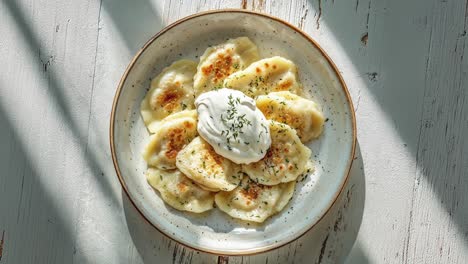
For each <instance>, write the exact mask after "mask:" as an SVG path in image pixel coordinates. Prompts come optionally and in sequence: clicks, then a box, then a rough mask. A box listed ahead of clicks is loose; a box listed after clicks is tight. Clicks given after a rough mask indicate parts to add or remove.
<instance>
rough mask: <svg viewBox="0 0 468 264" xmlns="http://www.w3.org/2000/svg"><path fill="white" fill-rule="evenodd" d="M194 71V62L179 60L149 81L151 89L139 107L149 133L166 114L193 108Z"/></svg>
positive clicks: (195, 64) (195, 69)
mask: <svg viewBox="0 0 468 264" xmlns="http://www.w3.org/2000/svg"><path fill="white" fill-rule="evenodd" d="M196 71H197V63H196V62H194V61H190V60H179V61H176V62H174V63H173V64H171V66H169V67H167V68H165V69H164V70H163V71H162V72H161V73H160V74H159V75H158V76H156V78H154V79H153V80H152V81H151V89H150V90H149V91H148V93H147V94H146V96H145V98H144V99H143V101H142V102H141V107H140V110H141V116H142V117H143V121H144V123H145V125H146V126H147V127H148V130H149V131H150V132H151V133H153V132H154V131H155V130H156V129H157V127H158V123H159V121H161V120H162V119H163V118H165V117H166V116H168V115H170V114H172V113H175V112H179V111H182V110H185V109H187V110H189V109H194V104H193V102H194V100H195V98H194V95H193V76H194V75H195V72H196Z"/></svg>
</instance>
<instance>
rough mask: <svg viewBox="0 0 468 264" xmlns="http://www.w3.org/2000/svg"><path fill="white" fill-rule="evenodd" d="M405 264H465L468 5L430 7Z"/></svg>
mask: <svg viewBox="0 0 468 264" xmlns="http://www.w3.org/2000/svg"><path fill="white" fill-rule="evenodd" d="M429 10H430V11H429V14H428V17H427V21H426V28H427V33H428V36H429V37H428V41H427V43H426V46H425V52H426V56H425V59H426V61H425V65H424V66H425V67H424V70H425V75H424V93H423V97H422V101H423V110H422V115H421V119H420V123H419V124H420V126H421V131H420V133H419V137H418V141H417V142H418V144H417V149H416V162H417V170H416V181H415V184H414V188H413V192H414V200H413V203H412V221H411V225H410V226H409V228H408V231H409V232H410V237H409V240H408V241H407V244H406V253H405V257H406V259H405V261H406V263H414V262H418V263H465V262H466V259H467V258H468V252H467V250H466V249H467V247H466V241H467V239H468V222H467V219H468V194H467V193H466V190H467V189H468V178H467V176H468V159H467V157H468V156H467V154H468V141H467V140H466V139H465V137H466V135H467V134H468V75H467V72H468V49H467V45H468V41H467V36H466V31H467V29H468V1H449V2H439V1H433V2H431V3H430V5H429Z"/></svg>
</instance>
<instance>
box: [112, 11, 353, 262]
mask: <svg viewBox="0 0 468 264" xmlns="http://www.w3.org/2000/svg"><path fill="white" fill-rule="evenodd" d="M216 13H244V14H249V15H256V16H261V17H264V18H269V19H272V20H275V21H278V22H280V23H282V24H284V25H286V26H288V27H290V28H291V29H292V30H295V31H296V32H298V33H300V34H301V35H302V36H303V37H304V38H306V39H307V40H308V41H309V42H310V43H311V44H312V45H314V46H315V47H316V48H317V49H318V50H319V51H320V53H321V54H322V55H323V56H324V57H325V58H326V59H327V62H328V63H329V64H330V66H331V67H332V69H333V71H334V72H335V74H336V76H338V79H339V81H340V83H341V86H342V87H343V91H344V92H345V94H346V99H347V101H348V104H349V106H350V109H349V111H350V113H351V119H352V120H351V121H352V125H353V143H352V148H351V152H350V159H349V161H348V169H347V172H346V178H345V179H344V180H343V182H342V183H341V185H340V189H339V191H338V192H336V193H335V197H334V198H333V202H331V203H330V204H329V205H328V208H327V209H326V210H325V212H324V213H323V214H322V215H321V216H320V218H319V219H318V220H317V221H316V222H315V223H314V224H313V225H312V226H310V227H309V228H307V230H306V231H304V232H303V233H302V234H300V235H298V236H297V237H295V238H293V239H290V240H288V241H285V242H281V243H279V244H278V245H275V246H274V247H271V248H270V247H268V246H266V247H260V248H256V249H254V250H250V251H249V252H248V253H243V252H221V251H216V250H209V249H201V248H195V247H193V246H190V245H187V244H186V243H185V242H184V241H181V240H179V239H176V238H173V237H172V236H171V235H170V234H169V233H165V232H163V231H161V230H160V229H159V228H157V227H156V225H154V224H153V223H151V221H150V220H149V219H148V218H147V217H146V216H145V215H144V214H143V212H142V211H140V209H139V208H138V207H137V206H136V204H135V202H134V201H133V200H132V198H131V196H130V194H129V191H128V189H127V186H126V185H125V182H124V180H123V178H122V175H121V172H120V168H119V165H118V164H117V156H116V152H115V146H114V123H115V110H116V108H117V102H118V100H119V97H120V93H121V91H122V87H123V85H124V83H125V81H126V80H127V76H128V73H129V72H130V70H131V69H132V68H133V66H134V65H135V62H136V61H137V60H138V59H139V58H140V56H141V54H142V53H143V52H144V51H145V50H146V48H148V46H149V45H151V44H152V43H153V42H154V41H155V40H156V39H157V38H158V37H160V36H161V35H163V34H164V33H166V32H167V31H168V30H170V29H172V28H173V27H175V26H177V25H179V24H181V23H183V22H185V21H187V20H190V19H193V18H196V17H201V16H205V15H211V14H216ZM109 133H110V135H109V136H110V148H111V154H112V161H113V163H114V168H115V171H116V173H117V177H118V179H119V182H120V184H121V185H122V187H123V190H124V191H125V194H126V195H127V197H128V199H129V200H130V201H131V203H132V204H133V206H134V207H135V208H136V210H137V211H138V213H140V215H141V216H142V217H143V219H145V221H146V222H148V223H149V224H150V225H152V226H153V227H154V228H156V230H158V231H159V232H160V233H162V234H163V235H165V236H166V237H168V238H169V239H172V240H174V241H175V242H177V243H180V244H181V245H183V246H185V247H188V248H190V249H193V250H195V251H200V252H204V253H208V254H213V255H218V256H249V255H255V254H259V253H265V252H268V251H272V250H275V249H277V248H280V247H282V246H284V245H287V244H289V243H291V242H293V241H296V240H297V239H299V238H301V237H302V236H304V235H305V234H306V233H308V232H309V231H310V230H311V229H312V228H314V227H315V226H316V225H317V224H318V223H319V222H320V221H321V220H322V219H323V218H324V217H325V215H327V214H328V212H329V211H330V209H331V208H332V207H333V205H334V204H335V203H336V201H337V199H338V196H339V195H340V194H341V193H342V192H343V189H344V187H345V186H346V183H347V182H348V179H349V174H350V171H351V166H352V164H353V160H354V155H355V150H356V117H355V112H354V106H353V102H352V100H351V96H350V95H349V91H348V87H347V86H346V84H345V82H344V79H343V77H342V76H341V74H340V72H339V71H338V68H337V67H336V65H335V63H334V62H333V61H332V59H331V58H330V57H329V56H328V55H327V54H326V53H325V51H324V50H323V49H322V47H320V45H319V44H318V43H317V42H315V40H313V39H312V38H311V37H309V36H308V35H307V34H306V33H305V32H304V31H302V30H301V29H299V28H297V27H296V26H294V25H292V24H291V23H289V22H286V21H284V20H282V19H279V18H277V17H274V16H271V15H268V14H264V13H260V12H256V11H250V10H244V9H218V10H211V11H205V12H200V13H196V14H193V15H190V16H187V17H184V18H181V19H179V20H177V21H175V22H173V23H172V24H170V25H168V26H166V27H165V28H163V29H162V30H161V31H159V32H158V33H157V34H156V35H154V36H153V37H152V38H151V39H150V40H148V41H147V42H146V43H145V44H144V45H143V47H142V48H141V49H140V50H139V51H138V52H137V54H136V55H135V56H134V57H133V59H132V60H131V62H130V64H129V65H128V66H127V69H126V70H125V72H124V74H123V75H122V78H121V79H120V82H119V85H118V86H117V91H116V93H115V96H114V102H113V103H112V111H111V118H110V129H109Z"/></svg>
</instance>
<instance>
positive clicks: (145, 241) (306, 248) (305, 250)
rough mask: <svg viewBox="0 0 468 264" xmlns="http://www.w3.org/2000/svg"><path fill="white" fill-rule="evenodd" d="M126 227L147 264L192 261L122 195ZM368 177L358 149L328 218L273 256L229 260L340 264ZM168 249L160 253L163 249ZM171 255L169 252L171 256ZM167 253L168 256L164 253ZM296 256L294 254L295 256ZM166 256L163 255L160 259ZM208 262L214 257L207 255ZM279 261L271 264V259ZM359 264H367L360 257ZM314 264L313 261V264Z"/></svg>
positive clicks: (358, 219)
mask: <svg viewBox="0 0 468 264" xmlns="http://www.w3.org/2000/svg"><path fill="white" fill-rule="evenodd" d="M122 199H123V205H124V212H125V217H126V220H127V227H128V230H129V233H130V235H131V238H132V240H133V243H134V245H135V247H136V248H137V251H138V253H139V254H140V256H141V258H142V259H143V261H144V263H156V261H160V262H161V261H162V262H164V261H171V260H175V258H176V257H178V258H180V259H179V262H183V261H182V260H183V259H184V258H192V256H193V254H194V252H195V251H193V250H191V249H188V248H185V247H183V246H181V245H178V244H177V243H176V242H173V241H171V240H169V239H168V238H166V237H165V236H164V235H162V234H161V233H160V232H159V231H157V230H156V229H155V228H154V227H152V225H151V224H149V223H148V222H147V221H146V220H145V219H144V218H143V217H142V216H141V215H140V214H139V213H138V211H137V210H136V209H135V208H134V206H133V204H132V203H131V202H130V201H129V199H128V197H127V195H126V193H125V192H124V191H122ZM364 201H365V177H364V169H363V161H362V157H361V153H360V148H359V145H358V146H357V149H356V155H355V160H354V163H353V166H352V169H351V172H350V175H349V180H348V182H347V183H346V185H345V187H344V189H343V192H342V193H341V194H340V195H339V196H338V198H337V200H336V203H335V204H334V205H333V206H332V207H331V209H330V211H329V212H328V213H327V214H326V215H325V217H324V218H323V219H322V220H321V221H320V222H319V223H318V224H317V225H316V226H315V227H314V228H312V229H311V230H310V231H309V232H307V233H306V234H305V235H304V236H303V237H301V238H300V239H299V240H297V241H295V242H293V243H291V244H288V245H285V246H283V247H281V248H279V249H276V250H274V251H271V252H267V253H263V254H259V255H254V256H248V257H229V262H230V263H237V262H239V263H241V262H243V261H244V259H249V260H250V261H258V262H261V263H262V262H265V261H267V259H269V263H289V262H291V261H295V262H296V263H315V262H316V263H321V262H323V263H329V262H330V263H341V262H343V261H344V260H345V259H346V257H347V255H348V254H349V252H350V250H351V248H352V247H353V244H354V243H355V240H356V237H357V234H358V231H359V228H360V225H361V222H362V215H363V212H364ZM164 247H167V249H164V250H161V248H164ZM169 251H170V252H169ZM164 252H165V253H164ZM293 252H294V253H293ZM161 254H164V255H161ZM196 254H202V255H206V257H207V258H209V257H213V256H212V255H208V254H205V253H198V252H197V253H196ZM273 257H274V258H275V259H276V262H275V261H272V258H273ZM360 257H361V258H360V263H367V262H368V261H365V260H366V259H365V254H361V256H360ZM312 260H313V261H312Z"/></svg>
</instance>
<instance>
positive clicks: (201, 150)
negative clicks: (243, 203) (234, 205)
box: [176, 137, 243, 191]
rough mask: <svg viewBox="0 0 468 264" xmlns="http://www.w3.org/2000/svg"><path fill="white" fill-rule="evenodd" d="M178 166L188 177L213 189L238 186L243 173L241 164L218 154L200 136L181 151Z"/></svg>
mask: <svg viewBox="0 0 468 264" xmlns="http://www.w3.org/2000/svg"><path fill="white" fill-rule="evenodd" d="M176 166H177V168H178V169H179V170H181V171H182V172H183V173H184V174H185V175H187V177H189V178H190V179H192V180H194V181H195V182H196V183H198V184H200V185H202V186H204V188H206V189H208V190H213V191H220V190H223V191H230V190H232V189H234V188H236V186H237V185H238V184H239V182H240V180H241V178H242V175H243V173H242V171H241V167H240V165H237V164H235V163H234V162H232V161H230V160H228V159H226V158H224V157H223V156H220V155H219V154H217V153H216V152H215V151H214V149H213V148H212V147H211V145H210V144H208V143H207V142H206V141H205V140H203V139H202V138H200V137H196V138H195V139H194V140H192V142H190V144H188V145H187V146H186V147H185V148H183V149H182V150H181V151H180V152H179V154H178V155H177V161H176Z"/></svg>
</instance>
